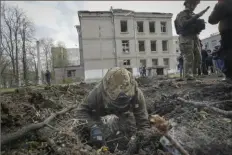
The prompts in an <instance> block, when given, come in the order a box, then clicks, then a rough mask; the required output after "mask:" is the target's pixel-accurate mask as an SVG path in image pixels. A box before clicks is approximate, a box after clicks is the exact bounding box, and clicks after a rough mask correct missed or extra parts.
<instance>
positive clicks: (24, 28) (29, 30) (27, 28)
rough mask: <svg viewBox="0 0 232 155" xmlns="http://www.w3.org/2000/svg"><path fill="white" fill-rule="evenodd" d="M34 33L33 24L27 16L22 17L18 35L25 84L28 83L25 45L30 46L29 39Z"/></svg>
mask: <svg viewBox="0 0 232 155" xmlns="http://www.w3.org/2000/svg"><path fill="white" fill-rule="evenodd" d="M33 34H34V25H33V23H32V22H31V21H30V20H29V19H28V18H27V17H24V18H22V21H21V27H20V35H21V41H22V64H23V78H24V81H25V84H26V85H27V84H28V68H27V63H28V62H27V52H28V51H27V49H26V46H27V45H28V46H30V43H31V42H30V40H31V39H32V37H33Z"/></svg>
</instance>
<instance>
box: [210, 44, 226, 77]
mask: <svg viewBox="0 0 232 155" xmlns="http://www.w3.org/2000/svg"><path fill="white" fill-rule="evenodd" d="M219 50H220V45H218V46H215V48H214V51H213V52H212V56H213V61H214V64H215V70H216V71H217V74H218V77H225V75H224V74H223V72H222V71H223V68H224V61H223V59H221V58H220V57H218V51H219ZM223 79H225V78H223Z"/></svg>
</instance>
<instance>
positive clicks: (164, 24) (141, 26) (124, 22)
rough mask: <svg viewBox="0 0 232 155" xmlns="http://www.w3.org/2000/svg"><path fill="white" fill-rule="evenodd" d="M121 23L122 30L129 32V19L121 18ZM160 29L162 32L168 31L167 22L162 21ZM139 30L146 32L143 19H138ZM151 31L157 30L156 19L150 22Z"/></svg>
mask: <svg viewBox="0 0 232 155" xmlns="http://www.w3.org/2000/svg"><path fill="white" fill-rule="evenodd" d="M120 25H121V32H128V25H127V20H121V21H120ZM160 31H161V32H162V33H166V32H167V22H160ZM137 32H144V22H143V21H137ZM149 32H150V33H155V32H156V28H155V22H154V21H150V22H149Z"/></svg>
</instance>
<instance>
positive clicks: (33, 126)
mask: <svg viewBox="0 0 232 155" xmlns="http://www.w3.org/2000/svg"><path fill="white" fill-rule="evenodd" d="M76 107H77V104H76V105H73V106H70V107H68V108H65V109H63V110H61V111H59V112H57V113H54V114H52V115H51V116H50V117H48V118H47V119H45V120H44V121H43V122H40V123H36V124H30V125H28V126H25V127H23V128H22V129H20V130H18V131H16V132H14V133H10V134H8V135H6V136H2V138H1V146H2V145H6V144H8V143H10V142H12V141H14V140H17V139H18V138H21V137H23V136H24V135H25V134H27V133H28V132H31V131H34V130H38V129H40V128H42V127H44V126H46V125H47V124H49V122H51V121H52V120H53V119H54V118H55V117H57V116H59V115H62V114H64V113H66V112H67V111H70V110H72V109H74V108H76Z"/></svg>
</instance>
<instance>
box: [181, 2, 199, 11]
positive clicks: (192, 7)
mask: <svg viewBox="0 0 232 155" xmlns="http://www.w3.org/2000/svg"><path fill="white" fill-rule="evenodd" d="M199 3H200V0H185V2H184V6H185V7H186V8H188V9H189V10H190V11H194V10H195V8H196V7H197V5H198V4H199Z"/></svg>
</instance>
